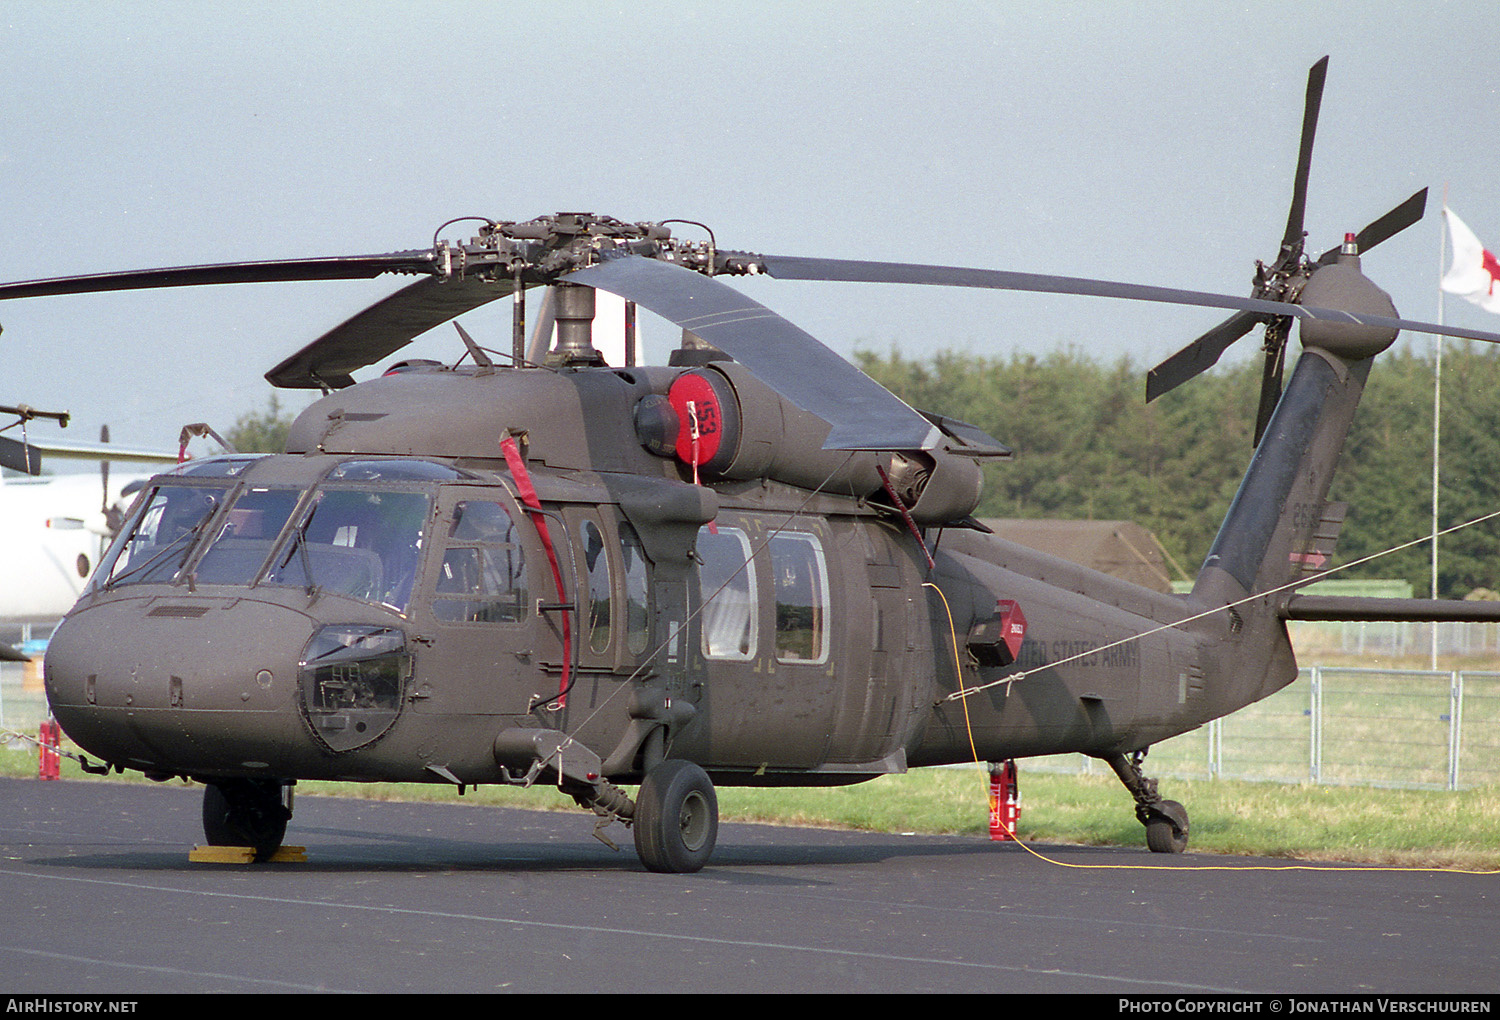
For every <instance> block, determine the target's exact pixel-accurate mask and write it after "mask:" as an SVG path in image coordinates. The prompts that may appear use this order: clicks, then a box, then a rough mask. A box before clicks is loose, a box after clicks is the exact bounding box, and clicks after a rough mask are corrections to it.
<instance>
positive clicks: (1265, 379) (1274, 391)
mask: <svg viewBox="0 0 1500 1020" xmlns="http://www.w3.org/2000/svg"><path fill="white" fill-rule="evenodd" d="M1280 332H1281V333H1282V334H1283V339H1282V340H1281V341H1280V342H1278V343H1276V345H1275V347H1274V348H1273V349H1271V350H1268V351H1266V364H1265V370H1264V372H1263V373H1262V374H1261V380H1260V406H1259V407H1258V408H1257V409H1256V412H1255V445H1256V446H1259V445H1260V437H1261V436H1263V435H1265V434H1266V426H1267V425H1269V424H1270V423H1271V413H1272V412H1273V411H1275V410H1276V405H1277V403H1278V402H1279V401H1280V400H1281V373H1282V369H1283V367H1284V366H1285V364H1286V341H1285V339H1284V334H1285V330H1284V329H1283V330H1281V331H1280Z"/></svg>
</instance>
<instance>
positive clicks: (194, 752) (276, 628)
mask: <svg viewBox="0 0 1500 1020" xmlns="http://www.w3.org/2000/svg"><path fill="white" fill-rule="evenodd" d="M317 627H318V625H317V623H316V622H315V621H314V620H312V619H311V618H310V617H308V616H307V615H306V614H304V613H301V612H298V611H296V610H294V609H289V608H287V607H285V606H279V605H274V604H271V603H267V602H260V601H255V600H252V599H234V598H226V599H217V598H210V597H202V596H198V597H195V598H191V599H189V598H181V599H174V598H160V597H157V598H150V597H144V598H125V599H116V600H112V601H109V602H105V603H102V604H96V605H94V606H89V607H84V608H80V609H78V610H75V611H74V612H73V613H72V614H70V615H69V616H68V617H67V618H66V619H65V620H64V621H63V623H62V624H61V625H60V626H59V627H58V629H57V631H56V633H55V634H54V635H53V637H52V640H51V641H50V642H49V644H48V647H47V658H46V667H45V675H46V686H47V697H48V699H49V701H50V703H51V706H52V711H53V714H54V715H55V716H56V718H57V721H58V722H59V723H60V724H61V725H62V727H63V729H64V730H66V731H67V733H68V735H69V736H70V737H72V739H73V740H75V741H76V742H77V743H78V744H79V746H81V747H82V748H84V750H85V751H87V752H89V753H91V754H93V755H97V756H98V757H100V758H102V759H104V761H106V762H108V763H110V764H114V765H118V766H123V767H128V768H137V769H141V770H142V771H145V772H147V773H148V774H150V773H163V774H184V775H186V774H191V773H200V774H214V775H235V774H252V775H253V774H265V770H268V769H272V768H273V767H274V768H275V769H276V771H277V772H281V771H283V770H284V769H286V768H287V767H288V766H289V765H291V764H292V763H289V762H287V761H286V757H287V755H288V753H289V751H293V752H294V751H295V749H297V748H299V747H302V746H304V745H306V744H307V739H306V730H305V727H304V726H303V723H302V721H301V719H300V718H299V715H298V710H297V697H296V685H297V671H298V664H299V657H300V654H301V652H302V649H303V648H304V647H305V646H306V644H307V642H308V640H309V638H310V637H311V635H312V634H313V633H314V631H316V630H317Z"/></svg>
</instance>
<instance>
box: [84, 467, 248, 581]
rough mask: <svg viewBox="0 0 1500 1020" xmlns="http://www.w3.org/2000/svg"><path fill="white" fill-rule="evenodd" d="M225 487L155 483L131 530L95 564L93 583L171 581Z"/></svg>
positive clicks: (223, 494)
mask: <svg viewBox="0 0 1500 1020" xmlns="http://www.w3.org/2000/svg"><path fill="white" fill-rule="evenodd" d="M227 492H228V490H227V489H225V488H216V487H206V486H196V485H194V486H188V485H160V486H157V488H156V489H154V490H153V491H152V493H151V495H150V497H149V498H148V499H147V500H146V501H145V503H144V505H143V506H142V508H141V510H140V511H139V512H138V513H137V514H136V517H135V520H134V521H133V522H132V524H131V527H130V529H129V531H128V532H126V533H123V534H122V535H121V536H120V538H118V539H116V541H115V544H114V545H113V546H112V547H111V548H110V550H109V553H108V554H106V556H105V559H104V562H103V563H101V564H100V565H99V571H98V573H97V574H96V575H95V580H94V584H95V586H104V587H112V586H115V585H121V584H153V583H154V584H160V583H164V582H167V581H171V580H172V579H173V578H174V577H176V576H177V572H178V570H180V569H181V568H182V565H183V563H184V562H186V561H187V556H188V553H189V552H191V551H192V548H193V544H194V541H195V540H196V539H197V537H198V534H199V533H200V532H201V531H202V530H203V527H204V525H206V524H207V523H208V521H209V519H210V518H211V517H213V515H214V511H216V510H218V509H219V507H221V506H223V505H224V498H225V495H226V494H227Z"/></svg>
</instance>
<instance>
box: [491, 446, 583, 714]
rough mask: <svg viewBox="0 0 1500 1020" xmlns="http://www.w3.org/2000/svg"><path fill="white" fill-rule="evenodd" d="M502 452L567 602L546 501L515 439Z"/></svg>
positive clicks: (560, 699) (565, 658) (569, 639)
mask: <svg viewBox="0 0 1500 1020" xmlns="http://www.w3.org/2000/svg"><path fill="white" fill-rule="evenodd" d="M500 449H501V451H502V452H503V453H504V454H505V463H506V465H507V466H508V467H509V468H510V473H511V475H512V477H514V478H515V480H516V489H517V490H518V491H519V492H520V494H521V502H522V503H524V504H525V506H526V513H527V515H528V516H529V517H530V518H531V521H532V523H533V524H535V525H536V533H537V534H538V535H539V536H540V537H541V539H542V548H543V549H545V550H546V551H547V563H548V565H549V566H551V567H552V581H553V583H554V584H555V585H557V601H558V602H559V603H563V602H566V601H567V600H568V599H567V594H566V593H565V592H564V591H563V580H562V568H561V567H559V566H558V563H557V551H556V550H555V549H554V548H553V547H552V533H551V532H550V531H549V530H548V529H547V518H546V515H544V514H543V513H542V501H541V500H539V499H537V495H536V486H534V485H532V484H531V475H530V474H529V473H528V472H527V470H526V461H525V459H524V458H523V457H522V456H521V450H520V447H518V446H516V441H515V439H514V437H512V436H506V437H505V438H504V439H502V440H500ZM560 612H561V613H562V639H563V654H562V678H561V679H560V680H559V681H558V684H557V701H556V704H557V707H558V708H562V707H563V706H564V705H566V704H567V700H568V693H567V692H568V683H569V675H570V674H571V672H572V667H573V629H572V628H573V625H572V620H571V617H570V616H569V614H568V610H567V609H562V610H560Z"/></svg>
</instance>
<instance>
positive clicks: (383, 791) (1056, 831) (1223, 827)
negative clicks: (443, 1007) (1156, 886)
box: [0, 751, 1500, 870]
mask: <svg viewBox="0 0 1500 1020" xmlns="http://www.w3.org/2000/svg"><path fill="white" fill-rule="evenodd" d="M36 772H37V759H36V754H35V752H34V751H0V775H5V776H31V777H34V776H35V775H36ZM63 775H64V778H65V779H67V780H69V781H73V780H85V781H99V780H97V779H96V777H91V776H86V775H84V774H83V773H82V772H81V771H80V770H79V769H78V767H77V765H76V764H74V763H73V762H71V761H70V760H68V759H64V762H63ZM105 781H110V782H146V780H144V779H142V778H141V777H140V776H139V775H138V774H136V773H127V774H126V775H124V776H111V777H110V778H109V779H108V780H105ZM986 791H987V784H986V778H985V776H984V774H983V772H982V771H981V770H980V769H979V768H978V767H977V766H975V767H972V768H962V769H921V770H917V771H915V772H912V773H909V774H907V775H904V776H886V777H882V778H880V779H877V780H874V781H872V782H869V783H862V784H860V785H858V786H850V787H839V788H835V789H740V788H725V789H721V790H720V791H719V804H720V814H721V817H722V818H723V819H724V820H726V821H742V822H774V823H779V824H786V825H805V826H822V827H833V828H847V829H860V830H869V831H877V832H921V833H953V834H959V835H967V836H973V837H975V838H978V839H984V838H988V831H989V807H988V800H987V793H986ZM1162 793H1163V795H1164V796H1166V797H1169V798H1171V799H1173V800H1178V801H1181V802H1182V803H1183V804H1185V805H1187V807H1188V810H1189V813H1190V815H1191V818H1192V838H1191V843H1190V849H1191V850H1192V851H1194V852H1198V853H1219V854H1246V855H1253V856H1261V857H1277V858H1287V859H1297V860H1317V861H1358V862H1363V863H1379V864H1388V865H1405V866H1413V867H1457V868H1468V869H1483V870H1491V869H1496V868H1500V787H1497V786H1484V787H1477V788H1473V789H1469V790H1462V791H1459V792H1454V793H1450V792H1445V791H1427V790H1376V789H1369V788H1365V787H1337V786H1307V785H1304V786H1296V785H1282V784H1274V783H1251V782H1237V781H1231V780H1201V781H1187V780H1171V779H1165V780H1162ZM1021 794H1022V814H1021V823H1020V826H1019V833H1020V836H1021V838H1022V839H1023V840H1024V841H1026V842H1027V843H1035V844H1049V843H1054V844H1055V843H1068V844H1083V845H1091V846H1134V847H1141V848H1142V849H1143V850H1144V847H1145V830H1144V829H1143V828H1142V827H1141V825H1140V824H1139V823H1138V822H1137V821H1136V820H1135V815H1134V810H1133V805H1132V803H1131V800H1130V797H1129V795H1128V794H1126V792H1125V790H1124V788H1123V787H1122V786H1121V785H1120V784H1119V782H1118V781H1117V780H1116V779H1115V778H1114V777H1113V776H1098V775H1094V776H1087V775H1057V774H1049V773H1043V772H1035V771H1028V770H1027V768H1026V765H1025V763H1024V762H1023V763H1022V765H1021ZM297 795H298V796H299V797H308V796H320V795H321V796H351V797H365V798H373V799H379V800H431V801H440V802H448V803H458V804H491V805H503V806H512V807H523V808H534V809H542V810H568V811H573V812H579V809H578V808H577V807H576V806H575V805H574V804H573V802H572V800H571V799H570V798H567V797H564V796H562V795H561V794H559V793H558V792H557V791H556V790H554V789H532V790H518V789H513V788H508V787H482V788H480V789H477V790H471V791H469V793H468V794H467V795H466V796H464V797H462V798H460V797H459V796H458V795H457V793H456V791H455V790H454V789H453V788H452V787H450V786H441V785H432V786H423V785H404V784H388V783H369V784H366V783H321V782H305V783H300V784H298V787H297ZM579 814H580V818H582V817H584V816H583V815H582V813H581V812H579Z"/></svg>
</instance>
